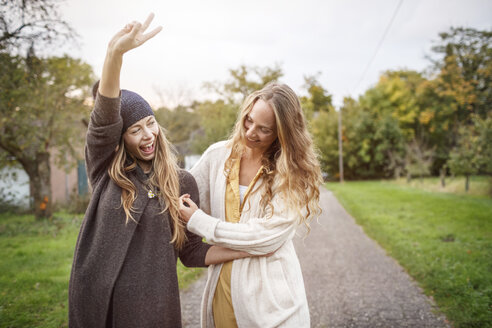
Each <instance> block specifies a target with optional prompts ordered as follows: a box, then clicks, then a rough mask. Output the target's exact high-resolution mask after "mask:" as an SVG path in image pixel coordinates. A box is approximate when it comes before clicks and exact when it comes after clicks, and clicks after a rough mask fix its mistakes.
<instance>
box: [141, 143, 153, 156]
mask: <svg viewBox="0 0 492 328" xmlns="http://www.w3.org/2000/svg"><path fill="white" fill-rule="evenodd" d="M154 148H155V145H154V142H152V143H150V144H148V145H144V146H140V150H141V151H142V153H144V154H147V155H149V154H152V153H153V152H154Z"/></svg>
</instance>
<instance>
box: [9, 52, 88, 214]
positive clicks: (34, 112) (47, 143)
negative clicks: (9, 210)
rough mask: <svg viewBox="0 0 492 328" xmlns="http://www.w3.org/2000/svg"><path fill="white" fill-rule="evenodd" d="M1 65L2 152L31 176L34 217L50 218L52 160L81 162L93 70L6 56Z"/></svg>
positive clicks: (64, 60) (57, 60)
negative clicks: (52, 158)
mask: <svg viewBox="0 0 492 328" xmlns="http://www.w3.org/2000/svg"><path fill="white" fill-rule="evenodd" d="M0 62H1V64H2V68H3V72H2V75H1V77H0V114H1V116H0V117H1V119H0V148H1V149H2V150H4V151H5V152H6V153H8V155H9V156H12V157H13V158H14V159H15V160H16V161H17V162H19V163H20V164H21V165H22V167H23V169H24V170H25V171H26V173H27V174H28V176H29V179H30V190H31V197H32V198H33V204H34V212H35V215H36V217H37V218H41V217H50V216H51V213H52V212H51V211H52V208H51V201H52V197H51V182H50V177H51V174H50V156H51V153H52V152H53V151H54V150H56V151H57V154H58V155H57V156H56V158H55V160H56V163H57V164H58V165H59V166H60V167H66V165H67V164H68V163H70V162H72V160H71V159H77V158H79V157H80V148H81V147H82V145H83V141H84V140H83V139H84V138H83V136H84V130H85V126H84V125H83V124H82V120H83V119H84V118H85V119H87V117H88V115H89V112H90V109H89V107H88V106H87V105H86V104H85V103H84V102H85V100H86V99H87V96H88V95H89V94H90V93H89V86H90V85H91V81H93V76H92V69H91V67H90V66H89V65H87V64H85V63H83V62H81V61H80V60H77V59H73V58H70V57H67V56H65V57H50V58H47V59H41V58H37V57H32V56H31V57H28V58H27V59H25V58H22V57H19V56H11V55H8V54H5V53H3V54H0Z"/></svg>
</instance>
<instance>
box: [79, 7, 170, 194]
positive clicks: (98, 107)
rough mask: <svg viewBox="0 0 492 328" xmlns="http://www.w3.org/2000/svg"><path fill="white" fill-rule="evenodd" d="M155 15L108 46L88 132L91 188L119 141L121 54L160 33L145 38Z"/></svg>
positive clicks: (127, 29)
mask: <svg viewBox="0 0 492 328" xmlns="http://www.w3.org/2000/svg"><path fill="white" fill-rule="evenodd" d="M153 17H154V15H153V14H150V15H149V17H148V18H147V20H146V21H145V22H144V23H143V24H140V23H138V22H132V23H130V24H127V25H126V26H125V27H124V28H123V29H122V30H120V31H119V32H118V33H116V34H115V35H114V36H113V38H112V39H111V41H110V42H109V44H108V49H107V52H106V58H105V60H104V66H103V71H102V76H101V80H100V82H99V86H98V90H96V95H95V97H96V98H95V105H94V110H93V111H92V113H91V118H90V122H89V129H88V131H87V143H86V149H85V152H86V161H87V172H88V177H89V181H90V183H91V185H94V184H95V183H96V182H97V180H98V179H99V177H100V176H102V174H103V173H104V172H105V171H106V170H107V167H108V165H109V163H110V162H111V159H112V158H113V156H114V154H115V150H116V148H117V146H118V144H119V141H120V135H121V129H122V120H121V118H120V99H119V95H120V72H121V66H122V63H123V54H125V53H126V52H128V51H129V50H131V49H133V48H136V47H138V46H140V45H142V44H143V43H145V42H146V41H147V40H149V39H150V38H152V37H153V36H155V35H156V34H157V33H159V31H160V30H161V29H162V28H161V27H157V28H155V29H154V30H152V31H151V32H149V33H147V34H144V32H145V30H146V29H147V28H148V26H149V25H150V23H151V22H152V19H153Z"/></svg>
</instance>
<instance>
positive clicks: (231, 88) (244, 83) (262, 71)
mask: <svg viewBox="0 0 492 328" xmlns="http://www.w3.org/2000/svg"><path fill="white" fill-rule="evenodd" d="M229 74H230V75H231V76H230V78H229V79H228V80H227V81H225V82H206V83H205V84H204V86H205V88H207V89H209V90H211V91H214V92H216V93H217V94H218V95H219V96H220V97H221V98H222V99H223V100H224V101H226V102H228V103H241V102H242V101H243V100H244V99H245V98H246V97H247V96H248V95H249V94H251V93H252V92H253V91H256V90H260V89H261V88H263V87H264V86H265V85H267V84H268V83H269V82H272V81H278V80H279V79H280V78H281V77H282V76H283V75H284V73H283V71H282V68H281V67H280V66H279V65H278V64H276V65H274V66H273V67H268V66H265V67H258V66H246V65H241V66H239V67H238V68H236V69H229Z"/></svg>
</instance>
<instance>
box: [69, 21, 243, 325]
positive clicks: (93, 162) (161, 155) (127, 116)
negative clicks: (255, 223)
mask: <svg viewBox="0 0 492 328" xmlns="http://www.w3.org/2000/svg"><path fill="white" fill-rule="evenodd" d="M152 19H153V15H152V14H151V15H150V16H149V17H148V18H147V20H146V21H145V22H144V23H143V24H140V23H138V22H132V23H130V24H128V25H126V26H125V27H124V28H123V29H122V30H121V31H119V32H118V33H117V34H116V35H115V36H114V37H113V38H112V39H111V41H110V42H109V45H108V50H107V54H106V59H105V62H104V67H103V71H102V77H101V80H100V83H99V85H97V84H96V86H95V87H94V97H95V105H94V110H93V111H92V113H91V118H90V123H89V127H88V131H87V141H86V148H85V159H86V166H87V173H88V177H89V181H90V184H91V186H92V190H93V192H92V198H91V201H90V203H89V206H88V208H87V211H86V214H85V217H84V221H83V223H82V227H81V230H80V234H79V236H78V239H77V244H76V248H75V254H74V260H73V266H72V272H71V277H70V287H69V325H70V327H91V328H97V327H173V328H174V327H181V310H180V304H179V290H178V279H177V274H176V261H177V259H178V258H180V260H181V261H182V262H183V264H184V265H186V266H195V267H200V266H207V265H210V264H218V263H221V262H224V261H228V260H232V259H236V258H243V257H247V256H251V255H249V254H248V253H246V252H242V251H236V250H230V249H226V248H223V247H220V246H210V245H207V244H204V243H202V240H201V237H198V236H197V235H194V234H193V233H190V232H187V231H186V227H185V225H184V224H183V223H182V222H181V220H180V219H179V215H180V214H179V196H180V195H181V194H183V193H186V194H189V195H190V197H191V198H192V199H194V201H195V202H198V190H197V186H196V182H195V180H194V179H193V177H192V176H191V175H190V174H189V173H186V172H185V171H182V170H180V169H179V167H178V165H177V164H176V158H175V156H174V155H173V153H172V151H171V147H170V144H169V142H168V141H167V140H166V137H165V135H164V133H163V129H162V127H161V126H159V124H158V123H157V122H156V119H155V117H154V113H153V111H152V109H151V108H150V106H149V104H148V103H147V102H146V101H145V100H144V99H143V98H142V97H141V96H139V95H138V94H136V93H135V92H132V91H128V90H120V71H121V66H122V61H123V54H125V53H126V52H127V51H129V50H131V49H133V48H136V47H139V46H140V45H142V44H143V43H145V42H146V41H147V40H149V39H150V38H152V37H154V36H155V35H156V34H157V33H159V31H160V30H161V27H157V28H155V29H154V30H152V31H151V32H148V33H145V31H146V30H147V28H148V27H149V25H150V23H151V21H152Z"/></svg>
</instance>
